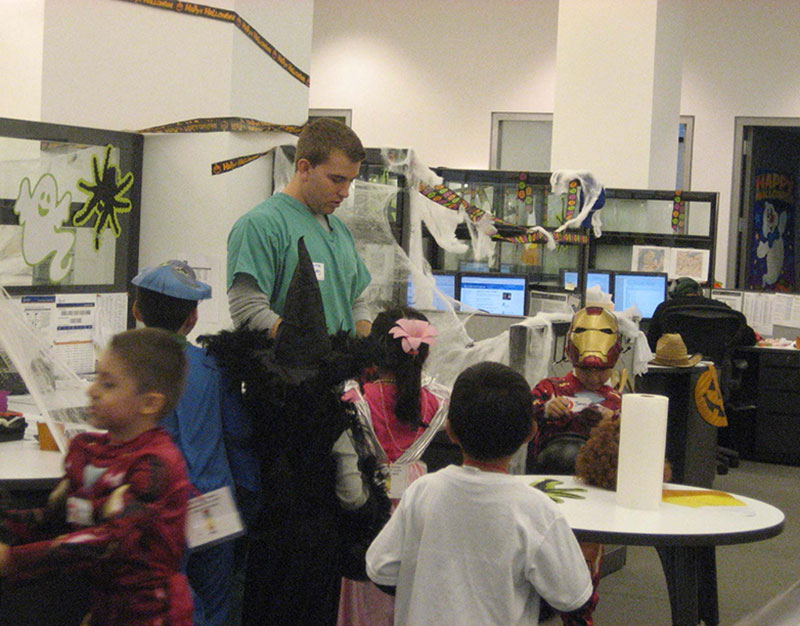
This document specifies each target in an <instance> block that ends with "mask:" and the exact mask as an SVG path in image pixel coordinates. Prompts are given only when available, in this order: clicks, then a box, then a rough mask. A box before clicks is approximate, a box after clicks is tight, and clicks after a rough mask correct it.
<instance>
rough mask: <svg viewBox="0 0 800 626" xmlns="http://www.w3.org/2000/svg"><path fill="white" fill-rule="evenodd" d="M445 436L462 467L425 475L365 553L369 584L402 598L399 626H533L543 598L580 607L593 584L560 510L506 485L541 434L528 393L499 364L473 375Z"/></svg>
mask: <svg viewBox="0 0 800 626" xmlns="http://www.w3.org/2000/svg"><path fill="white" fill-rule="evenodd" d="M446 427H447V432H448V434H449V435H450V438H451V439H453V441H455V442H456V443H457V444H458V445H459V446H460V447H461V450H462V453H463V457H464V464H463V466H456V465H450V466H448V467H446V468H444V469H442V470H439V471H438V472H434V473H432V474H428V475H426V476H423V477H422V478H420V479H418V480H417V481H416V482H414V483H413V484H412V485H411V486H409V488H408V489H407V491H406V492H405V493H404V494H403V498H402V499H401V501H400V505H399V506H398V508H397V510H396V511H395V513H394V515H393V516H392V518H391V519H390V520H389V522H388V524H387V525H386V526H385V527H384V528H383V530H382V531H381V533H380V534H379V535H378V537H377V538H376V539H375V541H374V542H373V543H372V545H371V546H370V548H369V550H368V551H367V574H368V575H369V577H370V578H371V579H372V581H373V582H375V583H376V584H377V585H379V586H381V588H384V589H385V590H386V591H387V592H390V593H391V592H392V591H393V590H392V589H386V588H387V587H388V588H391V587H394V588H395V590H394V591H396V600H395V621H394V623H395V625H404V624H414V626H425V625H432V626H448V625H451V624H452V625H455V624H458V625H459V626H470V625H475V626H491V625H497V626H512V625H517V624H529V625H533V626H535V624H536V623H537V621H538V617H539V598H540V597H542V598H544V599H545V600H547V602H548V603H549V604H550V605H551V606H553V607H554V608H556V609H558V610H559V611H564V612H567V611H575V610H578V609H580V608H581V607H582V606H583V605H584V604H585V603H586V602H587V601H588V600H589V598H590V597H591V594H592V583H591V580H590V578H589V572H588V570H587V568H586V564H585V562H584V559H583V555H582V553H581V550H580V547H579V546H578V542H577V540H576V539H575V536H574V535H573V533H572V530H571V529H570V527H569V525H568V524H567V522H566V520H565V519H564V516H563V515H562V513H561V512H560V511H559V510H558V508H557V506H556V505H555V504H554V503H553V502H551V501H550V499H549V498H548V497H547V496H546V495H545V494H543V493H542V492H540V491H537V490H536V489H534V488H533V487H530V486H529V485H527V484H526V483H525V482H524V481H521V480H520V479H519V478H518V477H513V476H510V475H508V463H509V461H510V460H511V457H512V456H513V454H514V452H516V451H517V449H518V448H519V447H520V446H521V445H522V444H523V443H525V442H527V441H529V440H530V438H531V436H532V434H533V432H534V428H535V426H534V423H533V413H532V407H531V401H530V387H529V385H528V384H527V382H526V381H525V379H524V378H523V377H522V376H521V375H520V374H517V373H516V372H514V371H513V370H512V369H511V368H509V367H508V366H506V365H502V364H500V363H491V362H486V363H480V364H478V365H474V366H472V367H469V368H467V369H466V370H464V371H463V372H462V373H461V374H460V375H459V377H458V379H457V380H456V382H455V385H454V386H453V393H452V396H451V400H450V409H449V412H448V420H447V425H446Z"/></svg>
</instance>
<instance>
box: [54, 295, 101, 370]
mask: <svg viewBox="0 0 800 626" xmlns="http://www.w3.org/2000/svg"><path fill="white" fill-rule="evenodd" d="M96 307H97V294H93V293H92V294H87V293H79V294H58V295H56V309H55V319H54V320H53V322H54V325H55V337H54V340H53V346H54V348H55V353H56V354H57V355H58V356H59V357H60V358H61V359H62V360H63V361H64V363H65V364H66V365H67V366H68V367H69V368H70V369H72V371H74V372H76V373H77V374H89V373H91V372H94V360H95V359H94V343H93V336H94V326H95V311H96Z"/></svg>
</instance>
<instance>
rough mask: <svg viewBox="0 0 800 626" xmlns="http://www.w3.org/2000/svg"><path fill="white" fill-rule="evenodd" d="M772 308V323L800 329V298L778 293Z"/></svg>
mask: <svg viewBox="0 0 800 626" xmlns="http://www.w3.org/2000/svg"><path fill="white" fill-rule="evenodd" d="M774 298H775V301H774V304H773V307H772V321H773V323H775V324H780V325H781V326H796V327H800V298H798V297H797V296H793V295H791V294H784V293H776V294H775V295H774Z"/></svg>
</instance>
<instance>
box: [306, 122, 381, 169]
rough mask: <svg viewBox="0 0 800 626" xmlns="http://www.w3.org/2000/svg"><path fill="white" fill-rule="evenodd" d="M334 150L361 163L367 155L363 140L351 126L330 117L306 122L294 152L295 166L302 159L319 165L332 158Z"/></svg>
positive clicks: (354, 161) (313, 164)
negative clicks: (362, 143)
mask: <svg viewBox="0 0 800 626" xmlns="http://www.w3.org/2000/svg"><path fill="white" fill-rule="evenodd" d="M334 150H341V151H342V152H344V154H345V156H346V157H347V158H348V159H350V161H352V162H353V163H359V162H360V161H363V160H364V158H365V157H366V156H367V153H366V152H365V151H364V146H362V145H361V140H360V139H359V138H358V135H356V134H355V132H353V130H352V129H351V128H349V127H348V126H346V125H345V124H342V122H340V121H338V120H334V119H332V118H329V117H320V118H317V119H315V120H314V121H312V122H309V123H308V124H306V125H305V127H304V128H303V131H302V132H301V133H300V137H299V138H298V140H297V149H296V150H295V153H294V164H295V167H297V163H298V162H299V161H300V159H306V160H307V161H308V162H309V163H311V165H312V166H317V165H319V164H320V163H323V162H324V161H326V160H327V159H328V158H330V156H331V153H332V152H333V151H334Z"/></svg>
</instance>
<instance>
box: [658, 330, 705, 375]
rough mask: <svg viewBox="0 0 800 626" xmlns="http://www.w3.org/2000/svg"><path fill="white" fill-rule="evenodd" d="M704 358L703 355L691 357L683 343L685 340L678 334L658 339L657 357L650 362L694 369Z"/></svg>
mask: <svg viewBox="0 0 800 626" xmlns="http://www.w3.org/2000/svg"><path fill="white" fill-rule="evenodd" d="M702 358H703V355H702V354H693V355H692V356H689V352H688V351H687V350H686V344H685V343H683V338H682V337H681V336H680V335H679V334H678V333H667V334H666V335H661V337H659V338H658V343H657V344H656V356H655V358H654V359H653V360H652V361H650V362H651V363H653V364H655V365H666V366H669V367H692V366H694V365H697V363H698V362H699V361H700V359H702Z"/></svg>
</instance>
